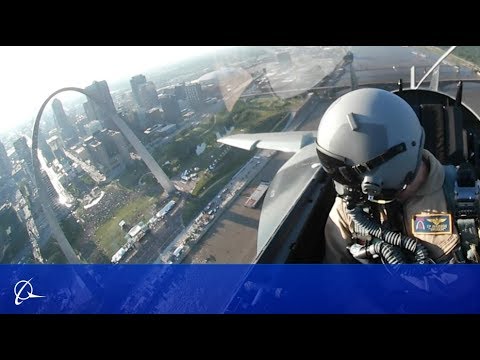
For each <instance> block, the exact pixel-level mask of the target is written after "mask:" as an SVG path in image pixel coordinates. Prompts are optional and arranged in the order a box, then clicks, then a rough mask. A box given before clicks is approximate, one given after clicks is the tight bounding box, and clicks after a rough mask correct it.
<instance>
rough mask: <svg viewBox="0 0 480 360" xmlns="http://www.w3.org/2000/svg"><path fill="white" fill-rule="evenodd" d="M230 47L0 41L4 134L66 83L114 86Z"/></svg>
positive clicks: (0, 128)
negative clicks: (0, 43) (12, 43)
mask: <svg viewBox="0 0 480 360" xmlns="http://www.w3.org/2000/svg"><path fill="white" fill-rule="evenodd" d="M226 48H231V47H230V46H157V47H153V46H0V56H1V57H2V63H3V64H2V67H1V68H0V78H1V79H2V85H1V86H0V98H1V99H2V103H3V106H2V109H1V117H2V121H0V134H6V133H8V132H9V131H11V130H14V129H15V128H16V127H18V126H24V125H25V124H27V123H28V122H29V121H32V119H34V118H35V116H36V115H37V112H38V109H39V108H40V106H41V104H42V103H43V102H44V101H45V99H46V98H47V97H48V96H49V95H50V94H51V93H53V92H54V91H56V90H58V89H60V88H62V87H66V86H75V87H81V88H84V87H86V86H88V85H90V84H91V83H92V82H93V81H101V80H106V81H107V83H108V84H109V86H110V85H111V84H115V83H116V82H120V81H122V80H123V81H124V80H125V79H127V78H131V77H132V76H134V75H137V74H145V73H148V72H151V71H152V70H153V69H155V68H159V67H161V66H166V65H173V64H175V63H179V62H181V61H182V60H186V59H188V58H194V57H199V56H201V55H206V54H209V53H212V52H214V51H217V50H222V49H226ZM32 58H33V59H34V61H32V60H31V59H32ZM25 90H28V91H25ZM111 90H112V89H111ZM78 96H79V95H78V94H76V93H65V94H61V95H60V96H59V99H60V100H61V101H62V102H69V101H71V100H72V99H75V98H77V97H78Z"/></svg>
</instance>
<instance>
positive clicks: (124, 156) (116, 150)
mask: <svg viewBox="0 0 480 360" xmlns="http://www.w3.org/2000/svg"><path fill="white" fill-rule="evenodd" d="M94 136H95V138H97V139H98V140H99V141H101V142H102V143H103V144H105V146H106V147H107V149H108V154H109V155H110V156H112V157H114V156H118V157H119V159H120V161H121V162H123V163H125V164H127V163H129V162H131V160H132V159H131V157H130V151H129V144H128V143H127V142H126V141H125V138H124V137H123V135H122V134H121V133H120V132H119V131H114V130H108V129H103V130H102V131H99V132H97V133H95V134H94Z"/></svg>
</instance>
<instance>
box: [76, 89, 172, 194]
mask: <svg viewBox="0 0 480 360" xmlns="http://www.w3.org/2000/svg"><path fill="white" fill-rule="evenodd" d="M85 90H86V92H87V93H88V95H89V96H92V97H94V98H95V99H97V101H98V102H99V105H97V104H95V103H93V102H92V101H91V100H89V102H90V103H91V107H92V108H93V110H94V112H95V115H96V116H97V117H98V120H100V121H101V122H103V123H104V127H105V128H107V129H112V130H117V129H119V130H120V131H121V133H122V134H123V135H124V136H125V138H126V139H127V140H128V142H129V143H130V144H131V145H132V146H133V148H134V149H135V151H136V152H137V154H138V155H140V157H141V158H142V159H143V161H144V162H145V164H146V165H147V167H148V168H149V169H150V171H151V172H152V174H153V175H154V176H155V178H156V179H157V181H158V183H159V184H160V185H161V186H162V187H163V188H164V189H165V190H166V191H167V192H168V193H169V194H172V193H173V192H174V191H175V187H174V185H173V183H172V182H171V181H170V179H169V178H168V177H167V175H166V174H165V172H164V171H163V170H162V168H161V167H160V166H159V165H158V163H157V162H156V160H155V159H154V158H153V157H152V155H151V154H150V153H149V152H148V150H147V149H146V148H145V146H144V145H143V144H142V143H141V142H140V140H139V139H138V137H137V136H136V135H135V133H134V132H133V131H132V130H131V129H130V128H129V127H128V125H127V124H126V123H125V121H124V120H123V119H122V118H121V117H120V116H119V115H118V113H117V111H116V109H115V105H114V104H113V100H112V96H111V95H110V92H109V90H108V85H107V83H106V81H101V82H96V81H94V82H93V84H92V85H90V86H88V87H87V88H86V89H85ZM102 99H103V100H102ZM98 147H99V146H98V145H96V146H94V144H90V145H88V147H87V149H88V150H89V152H95V150H94V148H98Z"/></svg>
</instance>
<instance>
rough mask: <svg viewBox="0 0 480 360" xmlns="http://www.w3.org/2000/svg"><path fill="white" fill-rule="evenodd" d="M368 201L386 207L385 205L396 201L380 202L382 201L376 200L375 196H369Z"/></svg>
mask: <svg viewBox="0 0 480 360" xmlns="http://www.w3.org/2000/svg"><path fill="white" fill-rule="evenodd" d="M368 201H370V202H373V203H376V204H380V205H384V204H389V203H391V202H393V201H395V199H392V200H380V199H375V198H374V197H373V196H371V195H369V196H368Z"/></svg>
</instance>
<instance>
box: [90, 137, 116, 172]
mask: <svg viewBox="0 0 480 360" xmlns="http://www.w3.org/2000/svg"><path fill="white" fill-rule="evenodd" d="M83 145H84V146H85V148H86V149H87V150H88V153H89V154H90V158H91V160H92V162H93V163H94V164H95V165H96V166H100V167H101V168H102V170H104V171H108V170H109V169H110V168H111V166H112V162H111V161H110V156H109V155H108V152H107V148H106V147H105V145H104V144H103V143H102V142H101V141H99V140H98V139H96V138H95V137H93V136H90V137H88V138H86V139H85V140H84V144H83Z"/></svg>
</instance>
